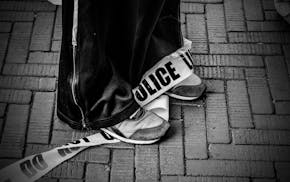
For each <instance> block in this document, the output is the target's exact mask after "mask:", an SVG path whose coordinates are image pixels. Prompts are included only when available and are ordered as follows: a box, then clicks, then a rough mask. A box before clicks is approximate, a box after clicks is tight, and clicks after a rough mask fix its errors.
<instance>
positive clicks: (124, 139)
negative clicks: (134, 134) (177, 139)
mask: <svg viewBox="0 0 290 182" xmlns="http://www.w3.org/2000/svg"><path fill="white" fill-rule="evenodd" d="M101 130H102V131H104V132H106V133H107V134H108V135H110V136H112V137H113V138H115V139H118V140H120V141H122V142H125V143H131V144H137V145H148V144H152V143H155V142H157V141H159V140H160V139H159V138H158V139H154V140H132V139H129V138H125V137H122V136H120V135H118V134H116V133H114V132H112V131H110V130H108V129H106V128H101Z"/></svg>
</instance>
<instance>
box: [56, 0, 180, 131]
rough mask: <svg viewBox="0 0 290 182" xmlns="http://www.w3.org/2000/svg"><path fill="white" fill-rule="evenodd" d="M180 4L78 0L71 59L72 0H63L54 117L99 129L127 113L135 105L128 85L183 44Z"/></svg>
mask: <svg viewBox="0 0 290 182" xmlns="http://www.w3.org/2000/svg"><path fill="white" fill-rule="evenodd" d="M179 4H180V2H179V0H124V1H105V0H79V3H78V28H77V47H76V54H75V59H74V60H75V61H73V46H72V26H73V12H74V2H73V0H63V2H62V11H63V13H62V18H63V22H62V23H63V28H62V30H63V36H62V46H61V55H60V65H59V80H58V97H57V114H58V117H59V118H60V119H61V120H62V121H64V122H66V123H68V124H69V125H70V126H71V127H72V128H75V129H84V128H89V129H98V128H102V127H108V126H112V125H115V124H117V123H119V122H121V121H123V120H124V119H127V118H128V117H129V116H130V115H131V114H132V113H133V112H134V111H135V110H136V109H137V108H138V107H139V106H138V104H136V102H135V101H134V97H133V95H132V89H133V88H134V87H136V86H137V85H138V83H139V82H140V80H141V78H142V75H143V74H144V73H145V72H146V71H147V70H148V69H150V68H151V67H152V66H153V65H154V64H156V63H157V62H158V61H159V60H160V59H161V58H163V57H164V56H166V55H169V54H170V53H172V52H174V51H176V50H177V49H178V48H180V47H181V46H182V45H183V38H182V34H181V30H180V22H179ZM73 84H74V88H73V89H72V85H73ZM73 92H74V93H73ZM81 111H82V112H81ZM84 124H85V125H84Z"/></svg>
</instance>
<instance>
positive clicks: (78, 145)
mask: <svg viewBox="0 0 290 182" xmlns="http://www.w3.org/2000/svg"><path fill="white" fill-rule="evenodd" d="M190 47H191V42H190V41H188V40H186V39H185V40H184V46H183V47H182V48H180V49H178V50H177V51H176V52H174V53H172V54H170V55H169V56H166V57H164V58H163V59H161V60H160V61H159V62H158V63H157V64H156V65H155V66H154V67H152V68H151V69H150V70H148V71H147V72H146V73H145V74H144V76H143V78H142V80H141V82H140V84H139V86H138V87H136V88H135V89H133V90H132V91H133V94H134V97H135V99H136V101H137V103H139V104H140V105H141V106H143V107H144V108H145V109H147V110H150V111H152V112H154V113H155V114H157V115H158V116H160V117H162V118H163V119H165V120H166V121H168V119H169V105H168V102H169V101H168V97H167V96H164V95H162V94H163V93H165V92H166V91H168V90H169V89H170V88H172V87H173V86H174V85H176V84H178V83H180V82H181V81H183V80H184V79H186V78H187V77H189V76H190V75H191V74H192V69H193V65H192V60H191V57H190V54H189V50H190ZM117 142H120V140H117V139H114V138H113V137H112V136H110V135H109V134H107V133H105V132H103V131H101V132H99V133H96V134H93V135H90V136H87V137H84V138H82V139H79V140H75V141H73V142H69V143H67V144H65V145H63V146H60V147H56V148H54V149H51V150H49V151H46V152H43V153H40V154H35V155H31V156H28V157H25V158H23V159H21V160H19V161H17V162H15V163H13V164H10V165H9V166H7V167H5V168H3V169H1V170H0V182H32V181H36V180H37V179H39V178H41V177H42V176H44V175H45V174H46V173H48V172H49V171H51V170H52V169H53V168H55V167H56V166H58V165H59V164H61V163H62V162H64V161H66V160H68V159H70V158H72V157H73V156H75V155H76V154H78V153H79V152H81V151H83V150H85V149H86V148H88V147H91V146H98V145H102V144H109V143H117Z"/></svg>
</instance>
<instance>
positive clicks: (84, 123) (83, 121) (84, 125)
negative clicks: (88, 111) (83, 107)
mask: <svg viewBox="0 0 290 182" xmlns="http://www.w3.org/2000/svg"><path fill="white" fill-rule="evenodd" d="M85 120H86V119H85V118H83V119H82V125H83V128H84V129H87V124H86V121H85Z"/></svg>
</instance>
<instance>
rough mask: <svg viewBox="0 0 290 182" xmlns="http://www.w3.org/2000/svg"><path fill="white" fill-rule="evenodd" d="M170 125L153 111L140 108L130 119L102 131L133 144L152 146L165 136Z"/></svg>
mask: <svg viewBox="0 0 290 182" xmlns="http://www.w3.org/2000/svg"><path fill="white" fill-rule="evenodd" d="M169 127H170V124H169V123H168V122H167V121H166V120H164V119H163V118H161V117H159V116H158V115H156V114H155V113H153V112H151V111H147V110H145V109H142V108H140V109H139V110H138V111H137V112H135V113H134V114H133V116H132V117H130V118H129V119H126V120H124V121H123V122H121V123H118V124H116V125H114V126H112V127H109V128H102V129H101V130H102V131H103V132H105V133H106V134H108V135H110V136H111V137H113V138H116V139H118V140H120V141H123V142H126V143H132V144H152V143H155V142H157V141H158V140H160V138H161V137H162V136H164V135H165V133H166V131H167V130H168V128H169Z"/></svg>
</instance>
